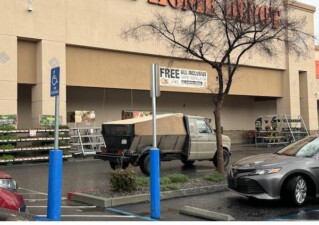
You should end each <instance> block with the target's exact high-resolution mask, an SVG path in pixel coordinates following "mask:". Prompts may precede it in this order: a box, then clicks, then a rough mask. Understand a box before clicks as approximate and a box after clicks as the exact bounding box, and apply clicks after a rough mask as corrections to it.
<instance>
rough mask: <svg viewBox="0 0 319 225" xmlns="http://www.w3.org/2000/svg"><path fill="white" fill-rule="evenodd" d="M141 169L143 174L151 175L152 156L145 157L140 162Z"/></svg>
mask: <svg viewBox="0 0 319 225" xmlns="http://www.w3.org/2000/svg"><path fill="white" fill-rule="evenodd" d="M140 169H141V171H142V173H144V174H145V175H147V176H149V175H150V154H147V155H145V156H144V157H143V158H142V159H141V161H140Z"/></svg>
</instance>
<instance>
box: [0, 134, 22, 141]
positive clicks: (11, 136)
mask: <svg viewBox="0 0 319 225" xmlns="http://www.w3.org/2000/svg"><path fill="white" fill-rule="evenodd" d="M17 138H18V136H17V135H16V134H5V135H0V140H12V139H17Z"/></svg>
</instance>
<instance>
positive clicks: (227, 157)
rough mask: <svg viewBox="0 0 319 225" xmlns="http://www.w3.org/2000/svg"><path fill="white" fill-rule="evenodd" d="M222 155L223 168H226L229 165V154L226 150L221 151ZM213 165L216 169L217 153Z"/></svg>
mask: <svg viewBox="0 0 319 225" xmlns="http://www.w3.org/2000/svg"><path fill="white" fill-rule="evenodd" d="M223 155H224V167H227V166H228V164H229V153H228V151H227V150H226V149H224V150H223ZM213 163H214V166H215V167H216V168H217V152H216V154H215V156H214V159H213Z"/></svg>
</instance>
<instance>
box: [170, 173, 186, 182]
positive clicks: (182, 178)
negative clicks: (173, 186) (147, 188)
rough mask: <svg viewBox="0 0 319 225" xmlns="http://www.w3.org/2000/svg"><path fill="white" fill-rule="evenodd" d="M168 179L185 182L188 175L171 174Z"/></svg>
mask: <svg viewBox="0 0 319 225" xmlns="http://www.w3.org/2000/svg"><path fill="white" fill-rule="evenodd" d="M167 178H168V179H170V180H171V181H172V183H185V182H187V181H188V177H187V176H186V175H183V174H171V175H168V176H167Z"/></svg>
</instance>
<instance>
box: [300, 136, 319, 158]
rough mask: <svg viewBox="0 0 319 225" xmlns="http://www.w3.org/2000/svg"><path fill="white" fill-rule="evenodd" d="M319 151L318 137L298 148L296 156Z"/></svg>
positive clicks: (310, 154) (308, 154) (309, 155)
mask: <svg viewBox="0 0 319 225" xmlns="http://www.w3.org/2000/svg"><path fill="white" fill-rule="evenodd" d="M318 151H319V138H317V139H315V140H313V141H312V142H309V143H308V144H305V145H304V146H303V147H302V148H300V150H299V151H298V152H297V154H296V156H298V157H312V156H314V155H315V154H317V152H318Z"/></svg>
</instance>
